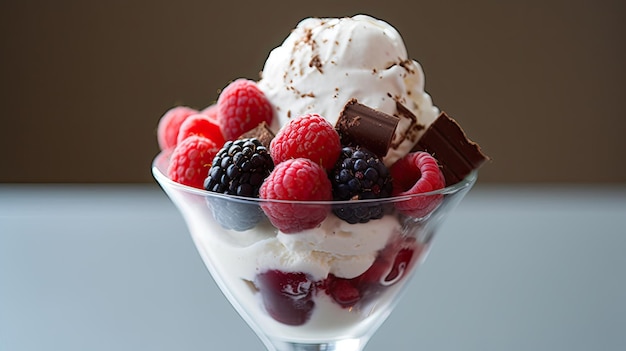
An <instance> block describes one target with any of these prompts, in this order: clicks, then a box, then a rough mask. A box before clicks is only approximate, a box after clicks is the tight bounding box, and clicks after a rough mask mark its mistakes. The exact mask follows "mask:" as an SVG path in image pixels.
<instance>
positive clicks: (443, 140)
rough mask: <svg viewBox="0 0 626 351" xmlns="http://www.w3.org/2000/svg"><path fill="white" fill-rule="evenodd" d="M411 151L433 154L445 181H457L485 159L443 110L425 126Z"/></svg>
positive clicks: (477, 147) (476, 145) (478, 148)
mask: <svg viewBox="0 0 626 351" xmlns="http://www.w3.org/2000/svg"><path fill="white" fill-rule="evenodd" d="M411 151H426V152H428V153H430V154H431V155H433V156H434V157H435V158H436V159H437V161H439V164H440V165H441V167H442V171H443V175H444V177H445V178H446V185H452V184H455V183H457V182H459V181H461V180H462V179H463V178H465V177H466V176H467V175H468V174H469V173H470V172H471V171H472V170H474V169H477V168H478V167H480V166H481V165H482V164H483V163H484V162H485V161H487V160H489V157H487V156H486V155H485V154H483V153H482V151H481V150H480V146H479V145H478V144H476V143H475V142H473V141H471V140H470V139H468V138H467V136H466V135H465V132H464V131H463V129H462V128H461V126H460V125H459V124H458V123H457V122H456V121H455V120H454V119H452V118H451V117H449V116H448V115H447V114H446V113H445V112H442V113H441V114H440V115H439V117H437V119H436V120H435V121H434V122H433V123H432V124H431V125H430V126H429V127H428V129H427V130H426V131H425V132H424V135H423V136H422V137H421V138H420V140H419V141H418V142H417V144H416V145H415V146H414V147H413V150H411Z"/></svg>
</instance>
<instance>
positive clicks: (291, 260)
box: [189, 215, 401, 281]
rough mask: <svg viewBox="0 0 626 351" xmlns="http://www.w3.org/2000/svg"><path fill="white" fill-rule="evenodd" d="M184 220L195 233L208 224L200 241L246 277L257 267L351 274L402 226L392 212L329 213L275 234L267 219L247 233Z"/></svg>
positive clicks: (367, 262) (366, 264) (235, 272)
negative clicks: (354, 218) (367, 218)
mask: <svg viewBox="0 0 626 351" xmlns="http://www.w3.org/2000/svg"><path fill="white" fill-rule="evenodd" d="M189 221H191V222H192V223H193V224H192V227H194V228H198V232H200V231H201V229H200V228H205V229H204V231H206V228H207V227H212V230H211V232H212V233H213V237H212V238H211V239H209V238H208V237H206V236H203V237H202V238H201V239H200V241H201V242H203V243H202V245H203V246H206V247H209V246H212V247H216V248H218V249H217V250H212V251H213V254H212V255H213V257H215V258H216V259H217V260H218V261H219V264H220V265H225V266H228V267H231V268H230V269H231V272H230V274H231V275H233V276H236V277H237V278H239V279H244V280H249V281H254V279H255V276H256V275H257V274H258V273H260V271H266V270H272V269H278V270H281V271H285V272H306V273H307V274H308V275H309V276H310V277H311V279H313V280H322V279H325V278H326V277H327V276H328V275H329V274H333V275H335V276H337V277H340V278H347V279H350V278H354V277H356V276H359V275H361V274H362V273H363V272H365V271H366V270H367V269H368V268H369V267H370V266H371V265H372V263H373V262H374V260H375V259H376V256H377V254H378V252H379V251H380V250H382V249H383V248H384V247H385V245H386V244H387V242H388V241H389V240H390V237H391V236H392V235H393V234H394V233H395V234H396V235H397V233H398V232H399V231H400V230H401V228H400V224H399V223H398V220H397V219H396V218H395V217H393V216H385V217H384V218H381V219H379V220H376V221H371V222H369V223H362V224H348V223H346V222H344V221H342V220H341V219H339V218H337V217H335V216H332V215H330V216H328V218H326V220H324V222H322V224H321V225H320V226H318V227H316V228H313V229H309V230H305V231H302V232H299V233H296V234H284V233H281V232H278V233H277V231H276V229H275V228H273V227H272V226H270V225H269V224H267V223H264V224H261V225H259V226H257V227H255V228H254V229H252V230H249V231H244V232H226V231H224V230H223V229H221V228H219V227H217V226H214V225H211V223H209V222H205V221H204V220H203V219H202V218H193V219H191V218H190V219H189Z"/></svg>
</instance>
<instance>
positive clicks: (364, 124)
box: [335, 99, 400, 157]
mask: <svg viewBox="0 0 626 351" xmlns="http://www.w3.org/2000/svg"><path fill="white" fill-rule="evenodd" d="M399 121H400V119H399V118H398V117H396V116H391V115H388V114H386V113H384V112H380V111H377V110H374V109H372V108H370V107H368V106H365V105H363V104H361V103H359V102H358V101H357V100H356V99H351V100H350V101H348V103H346V105H345V107H344V108H343V111H341V114H340V115H339V118H338V119H337V123H336V124H335V129H336V130H337V132H338V133H339V135H340V137H341V145H347V146H357V145H358V146H361V147H363V148H365V149H367V150H369V151H371V152H373V153H374V154H376V155H377V156H378V157H383V156H385V155H386V154H387V150H389V145H391V140H392V139H393V136H394V134H395V132H396V127H397V125H398V122H399Z"/></svg>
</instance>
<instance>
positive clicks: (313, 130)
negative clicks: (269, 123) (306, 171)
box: [270, 114, 341, 171]
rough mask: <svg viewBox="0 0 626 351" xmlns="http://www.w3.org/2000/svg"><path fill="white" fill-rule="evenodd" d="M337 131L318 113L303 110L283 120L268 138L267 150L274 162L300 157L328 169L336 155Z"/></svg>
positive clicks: (336, 157)
mask: <svg viewBox="0 0 626 351" xmlns="http://www.w3.org/2000/svg"><path fill="white" fill-rule="evenodd" d="M340 152H341V142H340V141H339V133H337V131H336V130H335V128H334V127H333V126H332V125H331V124H330V123H329V122H328V121H327V120H326V119H325V118H324V117H322V116H320V115H318V114H307V115H304V116H300V117H298V118H296V119H293V120H291V121H289V123H287V125H285V126H284V127H283V128H282V129H281V130H280V131H279V132H278V134H276V137H275V138H274V139H272V143H271V145H270V153H271V154H272V158H273V159H274V163H276V164H278V163H280V162H283V161H286V160H288V159H291V158H299V157H304V158H308V159H309V160H312V161H313V162H317V163H319V164H320V166H322V167H324V168H325V169H326V170H328V171H329V170H331V169H332V168H333V166H334V165H335V162H337V159H338V158H339V153H340Z"/></svg>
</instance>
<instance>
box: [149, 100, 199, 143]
mask: <svg viewBox="0 0 626 351" xmlns="http://www.w3.org/2000/svg"><path fill="white" fill-rule="evenodd" d="M197 113H198V111H197V110H195V109H193V108H191V107H187V106H176V107H172V108H171V109H169V110H167V112H165V114H163V116H162V117H161V119H159V124H158V126H157V142H158V143H159V148H160V149H161V150H166V149H169V148H173V147H174V146H176V144H177V143H178V131H179V129H180V126H181V125H182V124H183V122H184V121H185V119H187V117H189V116H191V115H194V114H197Z"/></svg>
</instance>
